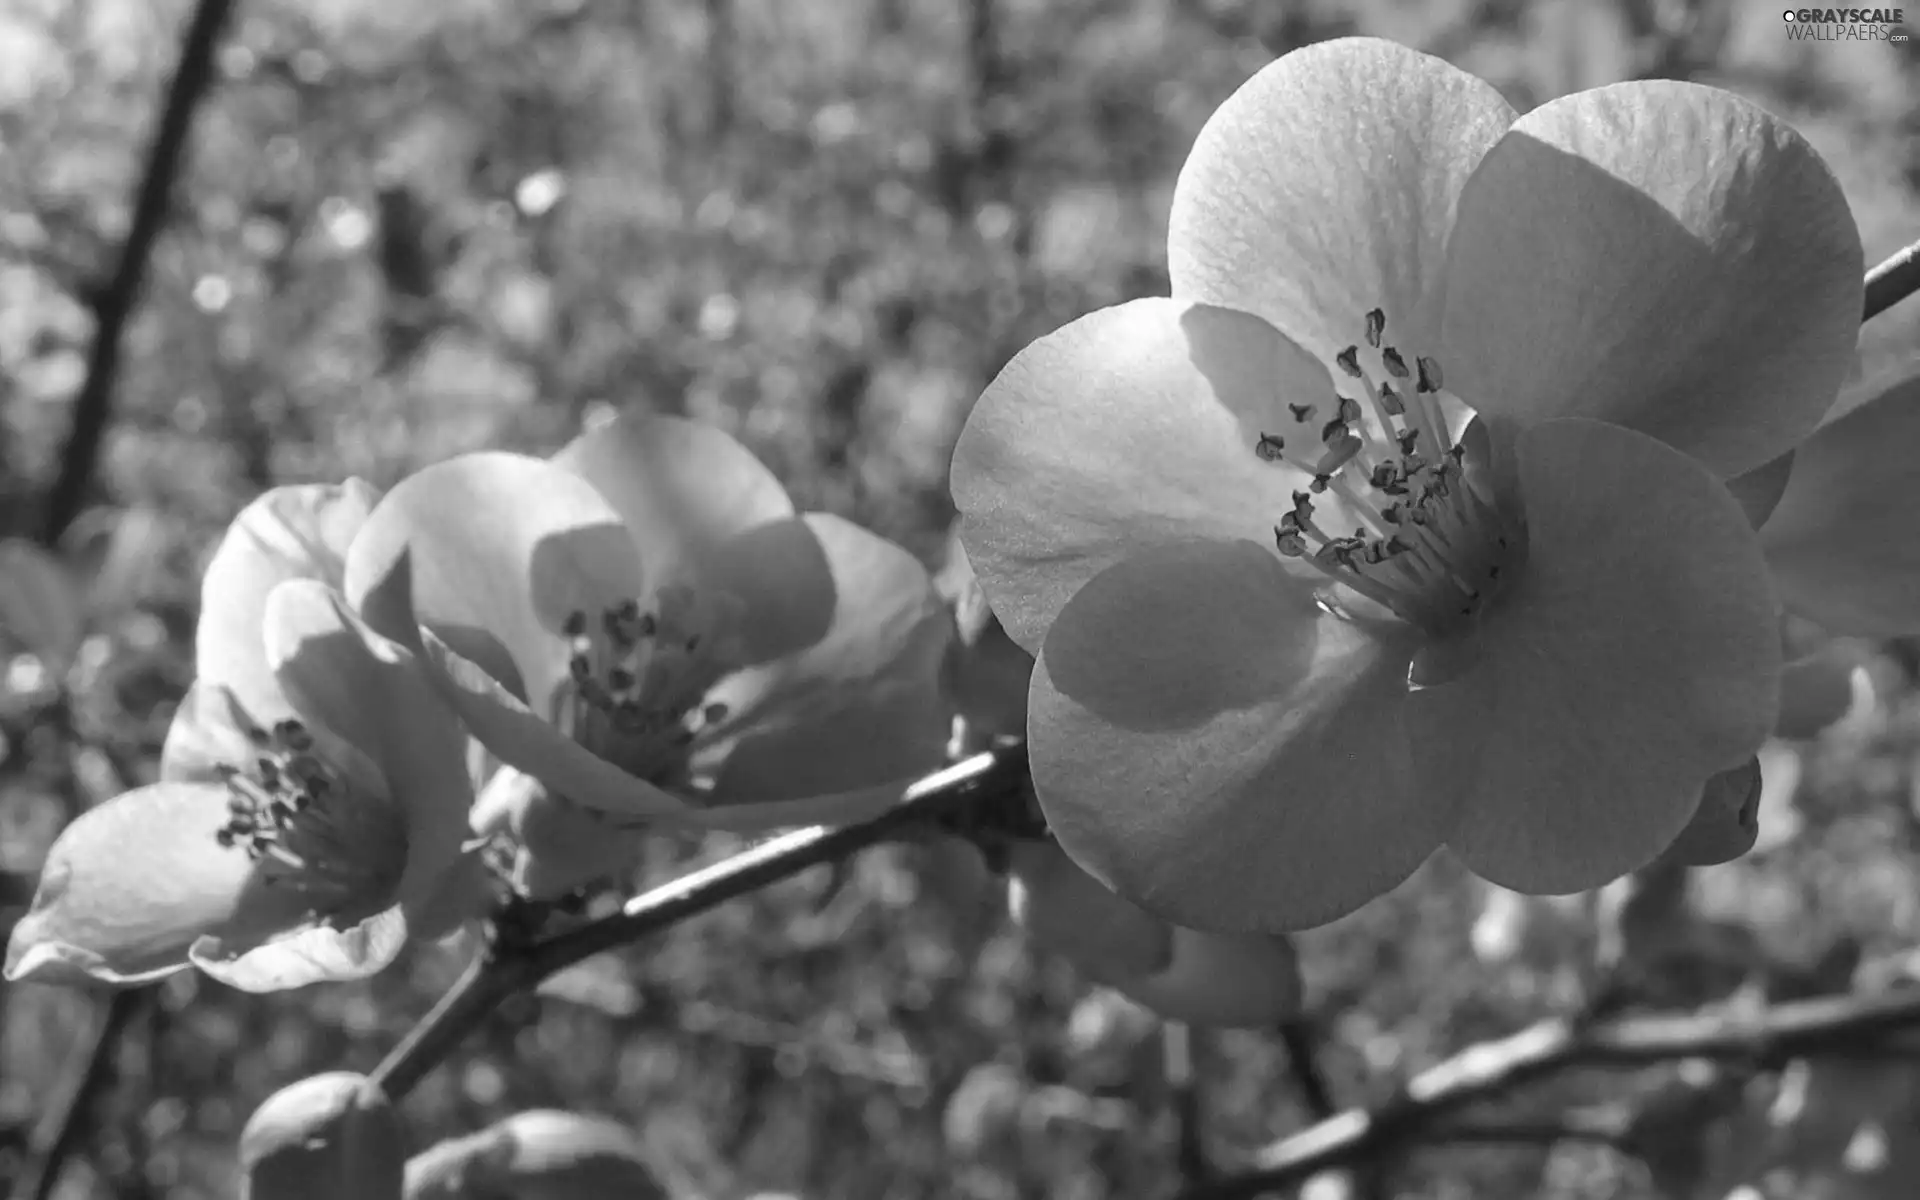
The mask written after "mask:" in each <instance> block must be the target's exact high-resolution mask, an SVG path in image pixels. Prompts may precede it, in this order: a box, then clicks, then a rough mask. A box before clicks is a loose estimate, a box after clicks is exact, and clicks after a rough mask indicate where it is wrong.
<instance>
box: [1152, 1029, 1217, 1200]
mask: <svg viewBox="0 0 1920 1200" xmlns="http://www.w3.org/2000/svg"><path fill="white" fill-rule="evenodd" d="M1201 1036H1202V1035H1200V1034H1199V1032H1198V1031H1196V1030H1195V1029H1193V1028H1192V1027H1191V1026H1189V1025H1188V1024H1186V1023H1185V1022H1184V1021H1168V1022H1165V1023H1164V1024H1162V1025H1161V1026H1160V1054H1161V1065H1162V1067H1163V1068H1164V1070H1165V1073H1166V1078H1167V1090H1168V1092H1169V1093H1170V1097H1169V1098H1170V1100H1171V1102H1172V1103H1171V1106H1172V1108H1173V1120H1174V1149H1173V1154H1174V1166H1175V1169H1176V1170H1178V1171H1179V1172H1180V1179H1181V1181H1182V1182H1183V1183H1186V1184H1190V1185H1191V1184H1196V1183H1205V1182H1206V1181H1207V1180H1209V1179H1211V1178H1213V1164H1212V1163H1211V1162H1210V1161H1209V1160H1208V1158H1207V1143H1206V1137H1205V1130H1204V1128H1203V1126H1204V1124H1205V1113H1204V1111H1203V1110H1204V1107H1205V1106H1204V1105H1202V1104H1201V1102H1200V1064H1199V1061H1198V1059H1199V1050H1200V1046H1199V1045H1197V1044H1196V1043H1198V1042H1199V1041H1200V1039H1201Z"/></svg>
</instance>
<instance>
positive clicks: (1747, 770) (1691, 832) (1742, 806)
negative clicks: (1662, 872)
mask: <svg viewBox="0 0 1920 1200" xmlns="http://www.w3.org/2000/svg"><path fill="white" fill-rule="evenodd" d="M1759 836H1760V760H1759V759H1757V758H1754V759H1750V760H1748V761H1747V762H1746V763H1745V764H1744V765H1742V766H1738V767H1735V768H1734V769H1733V770H1731V771H1722V772H1720V773H1719V774H1718V775H1715V776H1714V777H1713V778H1712V779H1709V780H1707V786H1706V787H1705V788H1703V789H1701V793H1700V802H1699V806H1698V807H1697V808H1695V809H1694V813H1693V818H1692V819H1691V820H1689V821H1688V822H1687V827H1686V828H1685V829H1682V830H1681V831H1680V836H1679V837H1677V838H1675V839H1674V840H1673V844H1672V845H1671V846H1668V847H1667V848H1666V849H1665V850H1663V851H1661V853H1660V857H1659V859H1658V860H1657V861H1658V862H1662V863H1679V864H1680V865H1681V866H1687V867H1710V866H1714V865H1715V864H1718V863H1723V862H1732V861H1733V860H1734V859H1736V858H1739V857H1740V856H1741V855H1742V854H1745V853H1746V852H1747V851H1749V850H1751V849H1753V843H1754V840H1755V839H1756V838H1758V837H1759Z"/></svg>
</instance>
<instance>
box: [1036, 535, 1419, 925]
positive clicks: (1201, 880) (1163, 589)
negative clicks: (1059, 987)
mask: <svg viewBox="0 0 1920 1200" xmlns="http://www.w3.org/2000/svg"><path fill="white" fill-rule="evenodd" d="M1413 647H1414V640H1413V639H1412V638H1411V637H1410V635H1409V634H1408V631H1406V630H1405V629H1404V628H1402V627H1388V628H1386V629H1384V630H1374V629H1370V628H1368V627H1364V626H1360V625H1356V624H1352V623H1348V622H1345V621H1342V620H1339V619H1337V618H1335V617H1332V616H1330V615H1328V614H1327V613H1325V612H1323V611H1321V610H1320V609H1319V608H1317V607H1316V605H1315V602H1314V599H1313V596H1312V595H1311V594H1310V593H1309V592H1308V591H1307V590H1306V589H1304V588H1302V587H1300V586H1299V585H1298V584H1296V583H1295V582H1294V581H1293V579H1292V577H1291V576H1289V575H1288V574H1287V573H1286V572H1284V571H1283V570H1282V569H1281V568H1280V565H1279V563H1278V561H1277V560H1276V559H1275V557H1274V556H1273V555H1272V554H1270V553H1268V552H1267V551H1265V550H1262V549H1261V548H1260V547H1258V546H1255V545H1252V544H1250V543H1247V542H1213V543H1207V542H1186V543H1178V544H1173V545H1167V546H1163V547H1160V548H1157V549H1154V550H1150V551H1147V552H1144V553H1142V554H1140V555H1138V556H1136V557H1134V558H1131V559H1128V560H1127V561H1125V562H1123V563H1120V564H1119V565H1117V566H1114V567H1110V568H1108V569H1107V570H1106V571H1104V572H1102V573H1101V574H1100V575H1098V576H1096V577H1095V578H1094V579H1093V580H1092V581H1091V582H1090V583H1088V584H1087V586H1086V587H1085V588H1083V589H1082V590H1081V591H1080V593H1079V594H1078V595H1077V596H1075V597H1074V599H1073V600H1072V602H1071V603H1069V604H1068V605H1067V606H1066V607H1065V608H1064V609H1062V610H1061V613H1060V619H1059V620H1058V621H1057V622H1056V623H1055V625H1054V628H1053V631H1052V632H1051V633H1050V634H1049V635H1048V637H1047V642H1046V645H1045V647H1044V648H1043V649H1042V651H1041V655H1040V662H1039V665H1038V666H1037V667H1036V668H1035V670H1034V676H1033V688H1032V693H1031V696H1030V697H1029V707H1028V722H1027V724H1028V730H1029V739H1028V740H1029V748H1030V749H1029V752H1030V754H1031V759H1032V768H1033V779H1034V787H1035V790H1036V792H1037V794H1038V796H1039V799H1040V806H1041V808H1042V809H1043V810H1044V811H1045V813H1046V816H1047V820H1048V823H1049V824H1050V825H1051V826H1052V828H1053V831H1054V833H1055V834H1056V835H1057V836H1058V837H1059V840H1060V844H1061V845H1062V846H1063V847H1064V848H1065V849H1066V851H1067V853H1069V854H1071V855H1072V856H1073V857H1074V859H1075V860H1076V861H1077V862H1079V863H1080V864H1081V865H1082V866H1084V867H1085V868H1086V869H1087V870H1088V871H1089V872H1091V873H1092V874H1093V875H1094V876H1095V877H1096V878H1098V879H1100V880H1101V881H1102V882H1104V883H1106V884H1107V885H1108V886H1109V887H1111V888H1113V889H1114V890H1115V891H1116V892H1119V893H1120V894H1121V895H1122V896H1125V897H1127V898H1128V899H1130V900H1132V901H1134V902H1135V903H1138V904H1140V905H1141V906H1143V907H1145V908H1146V909H1147V910H1148V911H1150V912H1153V913H1155V914H1157V915H1159V916H1161V917H1164V918H1166V919H1167V920H1169V921H1172V922H1174V923H1176V924H1180V925H1186V926H1189V927H1193V928H1201V929H1213V930H1232V931H1266V932H1279V931H1284V930H1289V929H1303V928H1307V927H1309V926H1313V925H1319V924H1323V923H1325V922H1327V921H1331V920H1333V919H1335V918H1336V917H1340V916H1342V915H1344V914H1346V913H1348V912H1351V911H1353V910H1354V909H1355V908H1358V907H1359V906H1360V905H1362V904H1364V903H1366V902H1367V901H1368V900H1370V899H1372V898H1373V897H1375V896H1378V895H1380V894H1381V893H1383V892H1386V891H1388V890H1389V889H1391V888H1393V887H1394V886H1396V885H1397V884H1399V883H1400V882H1401V880H1403V879H1405V878H1406V877H1407V876H1408V875H1409V874H1411V873H1412V871H1413V870H1414V868H1415V867H1417V866H1419V865H1420V863H1421V862H1422V861H1423V860H1425V858H1426V857H1427V855H1428V854H1430V853H1431V852H1432V851H1433V850H1435V849H1436V848H1437V847H1438V846H1439V845H1440V843H1441V841H1442V840H1443V839H1444V838H1445V837H1446V836H1447V834H1448V833H1449V832H1450V831H1451V829H1452V826H1453V818H1454V811H1453V810H1454V807H1455V804H1456V794H1455V792H1454V790H1453V789H1450V788H1448V787H1445V786H1442V785H1443V784H1444V781H1428V782H1423V781H1422V780H1419V779H1417V778H1416V777H1415V771H1414V763H1413V753H1412V749H1411V747H1410V744H1409V741H1408V737H1407V733H1408V730H1407V727H1406V724H1405V702H1406V699H1407V684H1406V678H1407V668H1408V663H1409V660H1410V657H1411V655H1412V652H1413Z"/></svg>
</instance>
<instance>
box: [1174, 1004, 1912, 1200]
mask: <svg viewBox="0 0 1920 1200" xmlns="http://www.w3.org/2000/svg"><path fill="white" fill-rule="evenodd" d="M1913 1026H1920V988H1907V989H1903V990H1901V991H1898V992H1893V993H1890V994H1888V995H1885V996H1876V997H1860V996H1837V997H1823V998H1820V999H1815V1000H1802V1001H1796V1002H1794V1003H1791V1004H1782V1005H1778V1006H1776V1007H1774V1008H1773V1009H1771V1010H1769V1011H1767V1012H1765V1013H1762V1014H1758V1015H1753V1016H1742V1015H1728V1014H1702V1015H1693V1014H1690V1015H1683V1016H1639V1017H1623V1018H1619V1019H1616V1020H1612V1021H1605V1022H1598V1023H1593V1024H1588V1025H1586V1026H1585V1027H1581V1026H1580V1025H1578V1024H1576V1023H1574V1022H1571V1021H1543V1022H1541V1023H1540V1024H1537V1025H1534V1026H1531V1027H1529V1028H1527V1029H1524V1030H1522V1031H1520V1032H1519V1033H1516V1034H1513V1035H1512V1036H1510V1037H1506V1038H1502V1039H1500V1040H1498V1041H1492V1042H1483V1043H1480V1044H1478V1045H1474V1046H1470V1047H1468V1048H1467V1049H1465V1050H1463V1051H1461V1052H1460V1053H1459V1054H1456V1055H1454V1056H1453V1057H1452V1058H1450V1059H1447V1060H1446V1061H1445V1062H1443V1063H1440V1064H1439V1065H1437V1066H1434V1067H1432V1068H1430V1069H1428V1070H1426V1071H1423V1072H1421V1073H1420V1074H1418V1075H1416V1076H1414V1077H1413V1078H1412V1079H1411V1080H1409V1081H1407V1084H1406V1086H1405V1087H1404V1088H1403V1089H1402V1090H1401V1092H1400V1093H1399V1094H1398V1095H1397V1096H1395V1097H1393V1098H1392V1099H1390V1100H1388V1101H1386V1102H1385V1103H1383V1104H1380V1105H1378V1106H1376V1107H1374V1108H1371V1109H1349V1110H1348V1111H1346V1112H1343V1113H1340V1114H1339V1115H1337V1116H1334V1117H1332V1118H1329V1119H1328V1120H1325V1121H1322V1122H1320V1123H1319V1124H1317V1125H1313V1126H1310V1127H1309V1128H1307V1129H1304V1130H1302V1131H1300V1132H1299V1133H1296V1134H1294V1135H1292V1136H1291V1137H1287V1138H1285V1139H1283V1140H1281V1141H1279V1142H1276V1143H1275V1144H1273V1145H1272V1146H1269V1147H1268V1148H1267V1149H1266V1150H1264V1151H1262V1152H1260V1153H1259V1154H1258V1155H1256V1156H1255V1169H1254V1170H1251V1171H1248V1172H1246V1173H1243V1174H1239V1175H1235V1176H1233V1177H1231V1178H1226V1179H1220V1180H1217V1181H1215V1182H1213V1183H1211V1184H1207V1185H1204V1186H1201V1187H1196V1188H1190V1189H1188V1190H1187V1191H1185V1192H1183V1193H1181V1196H1180V1200H1251V1198H1252V1197H1256V1196H1259V1195H1261V1194H1262V1193H1264V1192H1268V1191H1273V1190H1276V1189H1279V1188H1283V1187H1285V1186H1287V1185H1288V1184H1292V1183H1297V1182H1299V1181H1300V1180H1302V1179H1305V1178H1307V1177H1308V1176H1311V1175H1314V1174H1316V1173H1318V1172H1320V1171H1324V1170H1327V1169H1328V1168H1330V1167H1337V1166H1342V1165H1345V1164H1349V1163H1354V1162H1359V1161H1364V1160H1367V1159H1371V1158H1374V1157H1377V1156H1379V1155H1382V1154H1384V1153H1387V1152H1389V1151H1392V1150H1394V1149H1396V1148H1399V1147H1401V1146H1404V1145H1406V1144H1409V1143H1412V1142H1416V1141H1420V1140H1424V1139H1425V1138H1426V1137H1427V1136H1428V1132H1429V1131H1430V1130H1433V1131H1437V1132H1436V1136H1438V1137H1440V1138H1442V1139H1446V1138H1447V1133H1446V1130H1447V1129H1448V1128H1449V1127H1448V1126H1444V1125H1440V1124H1438V1122H1439V1121H1440V1119H1441V1118H1443V1117H1446V1116H1449V1115H1451V1114H1452V1113H1453V1112H1454V1111H1455V1110H1457V1109H1459V1108H1461V1107H1463V1106H1465V1105H1467V1104H1471V1103H1473V1102H1474V1101H1477V1100H1483V1099H1486V1098H1488V1097H1490V1096H1494V1095H1499V1094H1504V1093H1506V1092H1508V1091H1510V1090H1512V1089H1514V1088H1517V1087H1520V1086H1521V1085H1523V1084H1527V1083H1531V1082H1533V1081H1534V1080H1537V1079H1540V1078H1543V1077H1545V1076H1548V1075H1553V1074H1557V1073H1559V1072H1562V1071H1566V1070H1569V1069H1572V1068H1575V1067H1634V1066H1644V1065H1646V1064H1649V1063H1658V1062H1667V1061H1671V1060H1675V1059H1682V1058H1720V1059H1734V1060H1738V1061H1741V1062H1745V1063H1748V1064H1751V1065H1753V1066H1756V1067H1776V1066H1779V1065H1781V1064H1783V1063H1785V1062H1787V1061H1788V1060H1790V1059H1794V1058H1801V1057H1806V1056H1809V1055H1816V1054H1824V1053H1829V1052H1834V1051H1845V1050H1847V1049H1850V1048H1853V1047H1856V1046H1858V1045H1859V1044H1860V1043H1862V1042H1864V1041H1868V1040H1871V1039H1875V1038H1878V1037H1880V1036H1881V1035H1883V1034H1888V1033H1892V1032H1894V1031H1898V1030H1902V1029H1907V1028H1910V1027H1913ZM1452 1128H1466V1129H1468V1130H1471V1129H1473V1128H1474V1126H1472V1125H1468V1126H1463V1127H1452ZM1455 1140H1457V1139H1455Z"/></svg>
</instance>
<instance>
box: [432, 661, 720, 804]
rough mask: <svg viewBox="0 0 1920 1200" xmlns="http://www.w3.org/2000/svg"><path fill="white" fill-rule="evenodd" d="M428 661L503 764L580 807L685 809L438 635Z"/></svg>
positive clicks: (446, 692)
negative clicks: (570, 733) (559, 726)
mask: <svg viewBox="0 0 1920 1200" xmlns="http://www.w3.org/2000/svg"><path fill="white" fill-rule="evenodd" d="M421 639H422V646H423V648H424V650H425V651H426V653H425V655H424V658H425V661H426V662H427V663H428V664H429V665H430V666H431V667H432V668H433V669H434V670H435V671H436V672H437V673H438V677H439V679H440V681H441V682H442V684H443V694H444V695H445V696H446V698H447V699H448V701H449V702H450V703H452V705H453V707H454V710H455V711H456V712H458V713H459V714H460V719H461V721H463V722H464V723H465V724H466V726H467V729H468V730H469V731H470V732H471V733H472V734H473V736H474V737H475V738H477V739H479V741H480V742H481V743H482V744H483V745H485V746H486V747H487V749H488V750H491V751H492V752H493V753H494V755H495V756H497V757H498V758H499V759H500V761H501V762H503V763H506V764H507V765H508V766H510V767H514V768H516V769H518V770H521V771H524V772H526V773H527V774H528V775H531V776H533V777H534V778H536V779H538V780H540V781H541V782H542V783H544V784H546V785H547V786H548V787H550V788H552V789H554V790H555V791H557V792H559V793H560V794H561V795H563V796H566V797H567V798H568V799H570V800H573V801H575V802H577V803H580V804H585V805H588V806H590V807H592V808H598V809H603V810H605V811H607V812H613V813H620V814H624V815H628V816H671V815H675V814H678V813H682V812H684V811H686V805H685V804H683V803H682V802H680V801H679V800H676V799H675V798H673V797H672V796H670V795H668V794H667V793H666V792H663V791H661V790H660V789H659V788H657V787H654V786H653V785H652V784H650V783H647V782H646V781H645V780H642V779H639V778H637V777H636V776H633V775H629V774H628V773H627V772H625V771H623V770H621V769H620V768H619V767H616V766H614V765H613V764H612V763H610V762H608V761H606V760H605V759H603V758H601V757H600V756H599V755H597V754H594V753H593V752H592V751H591V750H588V749H587V748H586V747H584V746H582V745H580V744H579V743H578V742H576V741H574V740H573V739H572V738H570V737H568V736H567V735H566V734H564V733H562V732H560V730H559V729H557V728H555V727H554V726H553V725H552V724H551V723H549V722H547V721H544V720H542V719H541V718H540V717H537V716H535V715H534V713H533V711H532V710H531V709H529V708H528V707H527V706H526V705H525V704H523V703H522V702H521V701H520V698H519V697H517V696H515V695H514V694H513V693H512V692H509V691H508V690H507V689H506V688H505V687H503V686H502V685H501V683H500V681H499V680H497V679H495V678H494V677H493V676H492V675H490V674H488V673H487V672H486V671H484V670H482V669H481V668H480V667H478V666H476V665H475V664H473V663H471V662H469V661H467V660H466V659H464V658H462V657H461V656H460V655H459V654H457V653H455V652H454V651H453V649H452V648H451V647H449V646H448V645H447V644H446V643H445V642H443V641H441V640H440V638H439V636H438V635H437V634H435V633H434V632H433V631H432V630H430V629H426V630H422V631H421Z"/></svg>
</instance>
